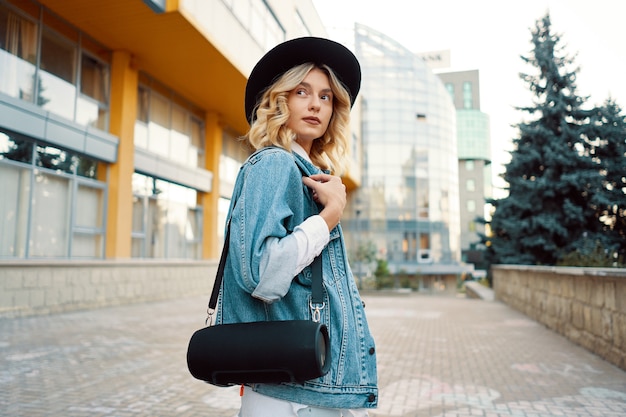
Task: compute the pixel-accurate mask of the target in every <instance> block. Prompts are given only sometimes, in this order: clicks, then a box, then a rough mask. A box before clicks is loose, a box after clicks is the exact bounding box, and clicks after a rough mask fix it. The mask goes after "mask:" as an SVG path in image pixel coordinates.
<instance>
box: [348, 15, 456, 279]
mask: <svg viewBox="0 0 626 417" xmlns="http://www.w3.org/2000/svg"><path fill="white" fill-rule="evenodd" d="M355 52H356V55H357V57H358V59H359V61H360V63H361V67H362V74H363V81H362V89H361V94H362V96H361V97H362V100H363V101H362V106H361V111H362V113H361V120H362V126H361V128H362V137H363V156H362V157H363V166H362V184H361V187H360V188H359V189H358V190H356V191H355V192H354V194H353V195H352V196H351V201H350V203H351V211H352V212H354V214H355V216H354V218H351V219H350V220H347V221H346V222H344V227H345V228H346V229H347V230H348V231H349V232H350V233H349V234H350V238H351V239H354V241H353V242H352V245H351V247H352V248H355V247H356V246H358V245H362V244H364V243H366V244H370V245H372V244H373V245H374V246H375V248H376V251H377V256H378V257H379V258H381V257H382V258H385V259H386V260H387V261H388V266H389V270H390V272H391V273H408V274H424V275H442V274H456V273H460V272H462V269H463V267H462V266H461V264H460V225H459V222H460V220H459V191H458V190H459V187H458V162H457V145H456V112H455V108H454V104H453V102H452V100H451V98H450V95H449V93H448V92H447V90H446V89H445V87H444V85H443V83H442V82H441V80H440V79H439V78H438V77H437V76H436V75H435V74H433V73H432V71H431V70H430V69H429V68H427V66H426V64H425V63H424V61H423V60H422V59H421V58H420V57H418V56H417V55H415V54H414V53H412V52H411V51H409V50H407V49H406V48H404V47H403V46H402V45H400V44H398V43H397V42H396V41H394V40H392V39H390V38H389V37H387V36H385V35H383V34H381V33H379V32H377V31H375V30H373V29H371V28H369V27H367V26H364V25H361V24H356V26H355ZM351 217H352V214H351Z"/></svg>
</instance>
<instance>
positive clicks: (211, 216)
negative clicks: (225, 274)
mask: <svg viewBox="0 0 626 417" xmlns="http://www.w3.org/2000/svg"><path fill="white" fill-rule="evenodd" d="M204 128H205V137H204V149H205V151H206V152H205V161H204V162H205V168H206V169H207V170H208V171H210V172H212V173H213V183H212V186H211V192H210V193H201V194H200V196H199V199H200V201H199V203H200V205H201V206H202V211H203V214H202V216H203V218H204V222H203V230H202V236H204V238H203V240H204V241H203V245H202V259H212V258H218V257H219V249H220V247H221V242H219V241H218V233H217V230H218V229H217V228H218V227H221V226H218V224H217V220H218V206H217V205H218V201H219V198H220V176H219V165H220V155H221V154H222V127H221V126H220V124H219V118H218V115H217V113H214V112H207V114H206V117H205V120H204Z"/></svg>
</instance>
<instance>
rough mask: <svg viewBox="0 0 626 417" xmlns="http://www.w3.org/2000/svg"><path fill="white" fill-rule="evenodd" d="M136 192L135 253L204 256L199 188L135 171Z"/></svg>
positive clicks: (163, 256)
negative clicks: (194, 188) (197, 202)
mask: <svg viewBox="0 0 626 417" xmlns="http://www.w3.org/2000/svg"><path fill="white" fill-rule="evenodd" d="M133 194H134V198H133V214H132V219H133V230H132V239H133V240H132V256H133V257H135V258H176V259H200V258H201V256H202V253H201V250H202V233H201V232H202V210H201V208H200V207H198V206H197V204H196V199H197V192H196V190H193V189H191V188H187V187H183V186H180V185H177V184H174V183H171V182H167V181H163V180H160V179H157V178H153V177H149V176H146V175H143V174H139V173H135V174H133Z"/></svg>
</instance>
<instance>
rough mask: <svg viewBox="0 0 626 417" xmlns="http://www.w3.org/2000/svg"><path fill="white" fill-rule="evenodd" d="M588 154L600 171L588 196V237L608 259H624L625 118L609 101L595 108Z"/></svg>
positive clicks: (590, 127) (625, 217) (613, 103)
mask: <svg viewBox="0 0 626 417" xmlns="http://www.w3.org/2000/svg"><path fill="white" fill-rule="evenodd" d="M587 148H588V152H589V154H590V155H591V156H592V158H593V159H594V161H595V162H596V163H597V164H598V166H599V168H600V176H599V178H598V181H597V183H596V184H595V186H594V190H593V192H592V193H591V196H590V202H589V203H590V205H591V207H592V208H593V209H594V210H595V213H596V215H595V218H596V220H597V223H596V229H594V230H592V231H590V232H591V233H589V238H591V239H593V241H594V243H599V244H600V247H601V248H603V249H604V250H606V251H607V253H608V254H609V255H610V257H612V258H614V259H618V256H621V257H622V258H624V257H626V116H624V115H623V112H622V109H621V108H620V106H619V105H618V104H617V103H616V102H615V101H614V100H612V99H608V100H606V102H605V103H604V105H603V106H602V107H599V108H596V109H595V110H594V112H593V114H592V116H591V121H590V125H589V130H588V134H587Z"/></svg>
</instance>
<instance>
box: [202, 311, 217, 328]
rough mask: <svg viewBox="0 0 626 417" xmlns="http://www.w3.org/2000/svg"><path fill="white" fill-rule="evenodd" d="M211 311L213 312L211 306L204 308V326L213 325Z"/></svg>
mask: <svg viewBox="0 0 626 417" xmlns="http://www.w3.org/2000/svg"><path fill="white" fill-rule="evenodd" d="M213 313H215V309H214V308H211V307H207V308H206V319H205V320H204V325H205V326H212V325H213Z"/></svg>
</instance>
